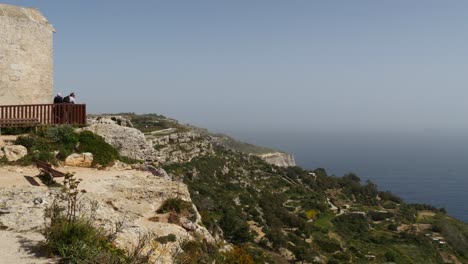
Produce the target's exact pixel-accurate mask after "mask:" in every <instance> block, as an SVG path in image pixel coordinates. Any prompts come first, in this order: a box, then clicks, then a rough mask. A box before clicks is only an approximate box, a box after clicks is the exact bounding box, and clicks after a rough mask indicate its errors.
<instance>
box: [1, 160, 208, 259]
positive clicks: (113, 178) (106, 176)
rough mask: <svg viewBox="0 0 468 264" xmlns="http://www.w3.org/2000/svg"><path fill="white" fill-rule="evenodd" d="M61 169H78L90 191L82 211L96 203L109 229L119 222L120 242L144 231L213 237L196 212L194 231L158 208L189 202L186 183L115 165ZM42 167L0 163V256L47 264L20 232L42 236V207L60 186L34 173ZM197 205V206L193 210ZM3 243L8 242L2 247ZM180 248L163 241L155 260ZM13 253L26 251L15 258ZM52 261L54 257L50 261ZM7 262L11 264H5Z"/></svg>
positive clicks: (179, 237) (131, 240)
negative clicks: (171, 200)
mask: <svg viewBox="0 0 468 264" xmlns="http://www.w3.org/2000/svg"><path fill="white" fill-rule="evenodd" d="M58 169H59V170H60V171H63V172H74V173H75V177H76V178H77V179H82V182H81V184H80V188H79V189H84V190H86V193H85V194H84V195H83V197H82V198H81V201H82V202H83V209H82V212H83V214H89V213H90V204H91V201H94V202H95V203H96V204H97V210H96V221H97V223H98V224H99V225H100V226H102V227H103V228H105V229H107V230H111V229H112V228H114V227H115V225H116V224H117V223H119V222H122V223H123V228H122V230H121V231H120V232H119V233H118V234H117V244H118V245H119V246H121V247H123V248H131V247H132V245H134V244H135V243H136V241H137V240H138V237H139V236H140V235H141V234H144V233H151V234H153V235H154V236H165V235H169V234H174V235H175V236H176V237H177V240H178V241H180V240H185V239H191V238H193V237H194V236H195V235H196V234H197V235H201V237H203V238H204V239H206V240H208V241H213V238H212V237H211V235H210V234H209V232H208V231H207V230H206V229H205V228H204V227H203V226H201V224H200V223H201V218H200V216H199V215H198V213H197V219H196V221H193V223H191V225H190V226H191V227H192V228H191V229H190V230H189V229H187V228H186V227H185V228H184V226H183V225H182V224H173V223H168V221H167V215H166V214H157V213H156V210H157V209H158V208H159V207H160V206H161V204H162V203H163V202H164V201H165V200H166V199H167V198H171V197H179V198H181V199H183V200H186V201H191V200H190V195H189V192H188V189H187V186H186V185H185V184H183V183H181V182H178V181H171V180H170V179H167V178H161V177H158V176H154V175H153V174H151V173H149V172H145V171H137V170H128V169H126V170H125V169H121V168H111V169H109V170H96V169H90V168H76V167H73V168H72V167H61V168H58ZM37 174H38V170H37V169H36V168H34V167H32V166H30V167H15V166H3V167H0V229H5V230H3V231H1V233H0V240H1V243H2V244H0V256H11V259H12V261H14V262H11V263H20V264H26V263H48V262H40V261H42V260H40V259H37V256H35V255H34V254H32V253H30V252H29V251H28V249H27V248H26V247H25V246H24V245H22V244H21V243H20V241H21V239H22V238H20V237H18V234H20V235H21V236H25V237H32V238H34V239H31V241H33V242H37V241H40V240H41V239H42V237H41V235H40V231H41V229H42V228H43V227H44V224H45V222H44V221H45V220H44V209H45V208H46V207H47V206H48V205H49V204H50V203H51V202H52V201H53V199H54V193H55V192H58V191H59V190H58V188H57V189H53V188H52V189H49V188H48V187H46V186H44V185H43V184H42V182H41V181H40V180H39V179H38V178H37V177H36V175H37ZM195 209H196V208H195ZM3 244H5V246H2V245H3ZM177 248H178V243H177V242H170V243H168V244H166V245H161V246H160V248H158V251H157V253H158V254H159V255H160V257H159V260H158V261H157V263H171V252H173V251H174V250H176V249H177ZM13 252H22V253H21V254H19V255H18V256H19V257H18V258H16V259H14V255H15V254H13ZM47 261H50V260H47ZM1 263H8V262H1Z"/></svg>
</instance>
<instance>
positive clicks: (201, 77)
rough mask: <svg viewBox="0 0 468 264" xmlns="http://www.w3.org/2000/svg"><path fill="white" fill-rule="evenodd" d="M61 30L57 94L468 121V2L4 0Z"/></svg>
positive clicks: (225, 120) (340, 118)
mask: <svg viewBox="0 0 468 264" xmlns="http://www.w3.org/2000/svg"><path fill="white" fill-rule="evenodd" d="M2 2H3V3H9V4H15V5H21V6H33V7H37V8H38V9H39V10H40V11H41V12H42V13H44V14H45V16H46V17H47V18H48V20H49V21H50V23H52V24H53V25H54V27H55V29H56V30H57V32H56V33H55V35H54V67H55V91H56V92H62V93H68V92H71V91H74V92H75V93H76V94H77V100H78V102H82V103H86V104H87V105H88V110H89V111H90V112H93V113H103V112H129V111H131V112H138V113H142V112H144V113H160V114H164V115H167V116H170V117H173V118H177V119H179V120H182V121H183V122H187V123H193V124H196V125H199V126H202V127H207V128H209V129H211V130H214V131H220V132H227V133H229V132H231V131H234V133H236V132H235V131H238V130H240V132H246V131H249V130H253V129H255V130H262V131H270V130H278V131H283V130H284V131H316V130H319V131H325V132H327V131H328V132H330V131H341V132H348V131H351V132H352V131H355V132H363V131H368V132H372V131H375V132H376V133H380V132H384V131H391V132H395V133H400V132H401V133H407V132H410V133H419V132H421V133H426V132H429V133H432V132H436V133H442V134H444V133H445V134H452V133H456V134H462V133H464V132H467V131H468V123H467V122H466V113H467V112H468V104H466V98H467V96H468V90H467V89H465V87H464V85H465V84H466V83H468V75H467V74H466V70H467V68H468V67H467V62H466V58H467V57H468V49H466V44H467V40H468V37H467V33H466V32H467V30H466V29H468V19H467V18H466V13H468V3H467V2H464V1H450V2H441V1H411V2H408V1H385V2H383V1H378V2H376V1H352V2H350V1H334V2H330V1H326V2H325V1H322V2H318V1H317V2H315V1H235V2H234V1H233V2H225V1H222V2H219V1H197V2H193V1H170V2H162V1H161V2H159V1H139V2H138V3H137V4H135V3H133V2H129V1H99V2H96V1H79V2H78V1H76V2H69V1H58V0H55V1H54V0H52V1H50V0H48V1H32V0H21V1H8V0H7V1H2Z"/></svg>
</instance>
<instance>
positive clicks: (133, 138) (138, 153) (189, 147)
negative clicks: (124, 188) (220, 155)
mask: <svg viewBox="0 0 468 264" xmlns="http://www.w3.org/2000/svg"><path fill="white" fill-rule="evenodd" d="M88 124H90V125H89V126H88V127H85V128H84V129H85V130H89V131H92V132H93V133H96V134H98V135H100V136H102V137H103V138H104V139H105V140H106V142H107V143H109V144H111V145H112V146H114V147H115V148H116V149H117V150H118V151H119V152H120V154H121V155H124V156H127V157H130V158H133V159H137V160H143V161H150V162H153V163H155V164H156V165H159V164H170V163H177V162H187V161H190V160H192V159H193V158H195V157H198V156H200V155H209V154H212V153H213V145H212V143H211V142H210V138H209V137H208V136H206V135H202V134H200V133H197V132H195V131H191V130H188V129H187V130H182V131H181V130H180V129H176V128H169V129H162V130H156V131H151V132H147V133H143V132H141V131H140V130H138V129H136V128H134V127H133V124H132V122H131V120H129V119H127V118H125V117H122V116H96V117H92V118H89V119H88Z"/></svg>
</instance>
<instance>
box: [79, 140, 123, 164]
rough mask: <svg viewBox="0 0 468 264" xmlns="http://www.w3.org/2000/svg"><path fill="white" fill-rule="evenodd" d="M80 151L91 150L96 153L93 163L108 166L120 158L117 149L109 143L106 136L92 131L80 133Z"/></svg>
mask: <svg viewBox="0 0 468 264" xmlns="http://www.w3.org/2000/svg"><path fill="white" fill-rule="evenodd" d="M78 141H79V145H78V148H77V149H78V151H79V152H91V153H93V155H94V160H93V164H94V165H98V164H99V165H102V166H107V165H108V164H110V163H111V162H112V161H114V160H116V159H118V158H119V153H118V152H117V150H116V149H115V148H114V147H112V146H111V145H109V144H108V143H107V142H106V141H104V138H102V137H101V136H99V135H96V134H94V133H93V132H91V131H83V132H80V133H79V134H78Z"/></svg>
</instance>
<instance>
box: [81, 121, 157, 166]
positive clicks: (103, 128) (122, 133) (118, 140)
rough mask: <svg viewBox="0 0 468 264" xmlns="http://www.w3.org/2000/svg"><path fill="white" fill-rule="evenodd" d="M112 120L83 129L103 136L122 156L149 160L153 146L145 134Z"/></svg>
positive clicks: (152, 154)
mask: <svg viewBox="0 0 468 264" xmlns="http://www.w3.org/2000/svg"><path fill="white" fill-rule="evenodd" d="M109 120H110V119H109ZM111 121H112V120H111ZM112 122H113V123H112ZM112 122H110V123H95V124H92V125H90V126H87V127H85V128H83V129H84V130H89V131H91V132H93V133H95V134H98V135H100V136H101V137H103V138H104V140H105V141H106V142H107V143H109V144H110V145H112V146H114V147H115V148H116V149H117V150H118V151H119V153H120V154H121V155H123V156H127V157H130V158H133V159H137V160H150V161H151V160H152V159H153V156H154V154H155V151H154V149H153V146H152V145H151V144H150V142H148V141H147V140H146V138H145V135H144V134H143V133H142V132H141V131H140V130H138V129H135V128H132V127H126V126H121V125H118V124H117V123H116V122H115V121H112Z"/></svg>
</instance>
